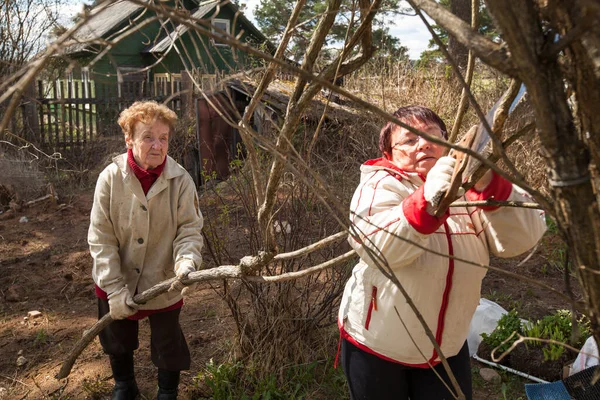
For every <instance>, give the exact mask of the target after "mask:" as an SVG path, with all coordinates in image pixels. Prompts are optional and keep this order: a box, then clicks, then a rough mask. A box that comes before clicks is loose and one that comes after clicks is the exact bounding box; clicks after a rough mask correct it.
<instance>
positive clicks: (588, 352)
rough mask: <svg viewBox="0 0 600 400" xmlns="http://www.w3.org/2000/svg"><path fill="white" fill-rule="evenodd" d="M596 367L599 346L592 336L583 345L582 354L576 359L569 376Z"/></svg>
mask: <svg viewBox="0 0 600 400" xmlns="http://www.w3.org/2000/svg"><path fill="white" fill-rule="evenodd" d="M584 353H585V354H584ZM594 365H598V345H597V344H596V341H595V340H594V337H593V336H590V337H589V338H588V339H587V340H586V341H585V343H584V344H583V347H582V348H581V352H580V353H579V355H578V356H577V358H576V359H575V362H574V363H573V366H572V367H571V371H570V372H569V376H571V375H573V374H575V373H577V372H579V371H583V370H584V369H587V368H589V367H593V366H594Z"/></svg>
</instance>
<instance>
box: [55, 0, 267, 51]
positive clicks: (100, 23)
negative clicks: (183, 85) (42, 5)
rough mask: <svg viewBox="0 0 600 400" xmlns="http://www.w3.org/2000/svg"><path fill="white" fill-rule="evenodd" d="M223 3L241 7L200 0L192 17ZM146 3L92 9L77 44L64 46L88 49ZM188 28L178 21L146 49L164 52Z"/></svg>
mask: <svg viewBox="0 0 600 400" xmlns="http://www.w3.org/2000/svg"><path fill="white" fill-rule="evenodd" d="M217 6H220V7H229V8H232V10H233V12H234V13H235V12H237V11H238V10H239V9H238V7H237V6H236V5H235V4H233V3H232V2H230V1H225V2H223V1H220V0H208V1H204V2H200V3H199V7H198V8H197V9H196V10H195V11H194V13H193V14H192V17H193V18H197V19H200V18H203V17H205V16H207V15H208V14H209V13H210V12H211V11H212V10H214V9H215V8H217ZM143 8H144V6H142V5H139V4H135V3H133V2H131V1H129V0H117V1H115V2H114V3H112V4H110V5H108V6H107V7H104V8H102V7H96V8H94V9H92V10H91V12H90V19H89V21H88V22H87V23H86V24H85V25H83V26H82V27H81V28H80V29H78V30H77V32H75V33H74V34H73V39H74V40H75V41H77V42H81V43H77V44H73V45H71V46H69V47H67V49H66V50H65V52H66V53H67V54H73V53H78V52H82V51H85V50H88V49H89V47H90V43H89V41H91V40H94V39H97V38H106V35H108V34H109V33H111V32H112V31H113V30H114V29H116V28H117V27H119V26H120V25H122V24H123V23H124V22H125V21H127V20H128V19H130V18H132V17H133V16H134V15H135V14H136V13H137V12H138V11H140V10H141V9H143ZM237 19H238V21H240V22H241V23H242V24H244V27H245V28H246V29H247V31H249V32H250V33H252V34H253V35H254V36H256V37H257V38H259V39H261V40H264V41H265V42H267V45H268V46H269V48H272V49H275V47H274V46H273V45H272V44H271V43H270V42H268V40H267V38H266V37H265V35H264V34H263V33H262V32H261V31H260V30H258V28H256V26H254V24H252V22H250V20H248V18H246V17H245V16H244V14H242V13H240V14H238V17H237ZM188 30H189V28H188V27H187V26H185V25H178V26H177V27H176V28H175V29H174V30H172V31H171V32H170V33H169V34H168V35H165V36H164V37H163V38H162V39H161V40H160V41H159V42H158V43H156V44H152V45H150V46H148V47H147V48H146V49H145V50H144V53H162V52H165V51H167V50H168V49H169V47H170V46H171V43H172V42H174V41H175V40H176V39H178V38H179V37H180V36H181V35H183V34H184V33H185V32H187V31H188Z"/></svg>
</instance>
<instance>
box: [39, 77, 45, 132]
mask: <svg viewBox="0 0 600 400" xmlns="http://www.w3.org/2000/svg"><path fill="white" fill-rule="evenodd" d="M37 84H38V95H37V102H38V104H39V106H38V112H39V114H40V143H39V144H43V143H45V142H46V132H45V131H46V129H45V123H44V105H43V104H42V103H41V102H40V101H39V100H40V99H41V98H43V97H44V83H43V82H42V81H41V80H40V81H38V82H37Z"/></svg>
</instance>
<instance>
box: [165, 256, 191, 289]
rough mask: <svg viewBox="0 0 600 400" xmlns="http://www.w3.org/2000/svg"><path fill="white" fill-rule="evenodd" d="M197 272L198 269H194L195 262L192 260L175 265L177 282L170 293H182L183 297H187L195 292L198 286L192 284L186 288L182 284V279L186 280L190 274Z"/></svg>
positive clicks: (180, 261)
mask: <svg viewBox="0 0 600 400" xmlns="http://www.w3.org/2000/svg"><path fill="white" fill-rule="evenodd" d="M195 271H196V268H194V261H192V260H187V259H184V260H179V261H178V262H177V263H175V276H176V277H177V280H176V281H175V282H173V283H172V284H171V287H170V288H169V292H171V291H181V295H182V296H185V295H187V294H188V293H189V292H191V291H193V290H194V289H195V288H196V286H197V284H196V283H192V284H190V285H188V286H186V285H184V284H183V283H181V279H186V278H187V277H188V275H189V274H190V273H192V272H195Z"/></svg>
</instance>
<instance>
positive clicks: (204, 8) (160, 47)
mask: <svg viewBox="0 0 600 400" xmlns="http://www.w3.org/2000/svg"><path fill="white" fill-rule="evenodd" d="M217 4H219V1H218V0H213V1H207V2H204V3H201V4H200V7H198V9H197V10H196V11H194V12H193V13H192V15H191V18H194V19H200V18H202V17H204V16H205V15H206V14H208V13H209V12H210V11H211V10H212V9H214V8H215V7H216V6H217ZM188 30H189V27H188V26H187V25H178V26H177V27H176V28H175V29H174V30H173V32H170V33H169V34H168V35H166V36H165V37H164V38H163V39H162V40H161V41H159V42H158V43H156V44H155V45H153V46H150V47H149V48H147V49H146V50H144V52H145V53H162V52H164V51H166V50H167V49H168V48H169V46H170V45H171V43H173V42H175V41H176V40H177V39H179V38H180V37H181V35H183V34H184V33H186V32H187V31H188Z"/></svg>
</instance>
